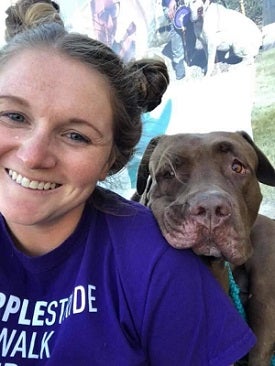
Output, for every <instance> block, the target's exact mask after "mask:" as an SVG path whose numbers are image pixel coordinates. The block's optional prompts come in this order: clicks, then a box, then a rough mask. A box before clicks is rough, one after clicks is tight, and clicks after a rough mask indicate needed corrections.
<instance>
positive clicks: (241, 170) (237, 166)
mask: <svg viewBox="0 0 275 366" xmlns="http://www.w3.org/2000/svg"><path fill="white" fill-rule="evenodd" d="M232 170H233V171H234V172H235V173H238V174H245V173H246V168H245V166H244V165H243V164H242V163H241V162H240V161H239V160H234V161H233V163H232Z"/></svg>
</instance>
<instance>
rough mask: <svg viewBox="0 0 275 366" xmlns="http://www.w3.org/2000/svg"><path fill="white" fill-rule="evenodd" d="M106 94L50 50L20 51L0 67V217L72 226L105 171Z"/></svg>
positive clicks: (97, 80)
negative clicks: (1, 215)
mask: <svg viewBox="0 0 275 366" xmlns="http://www.w3.org/2000/svg"><path fill="white" fill-rule="evenodd" d="M112 119H113V113H112V107H111V97H110V88H109V86H108V83H107V81H106V80H105V79H104V77H103V76H102V75H100V74H99V73H98V72H97V71H93V70H91V69H90V68H88V66H86V65H83V64H82V63H81V62H79V61H75V60H71V59H70V58H68V57H66V56H62V55H59V54H57V53H54V51H41V50H39V51H35V50H31V51H30V50H29V51H24V52H22V53H20V54H19V55H17V56H16V57H13V58H12V59H11V60H10V61H9V62H8V63H7V64H5V66H4V67H2V68H0V211H1V213H2V214H3V215H4V217H5V219H6V221H7V222H8V224H9V226H10V227H11V229H12V230H13V229H14V230H15V231H16V228H17V227H18V225H19V226H20V225H47V224H48V223H52V222H55V223H58V222H59V221H60V222H62V223H63V224H64V222H65V223H66V224H69V225H74V224H75V223H76V222H77V221H78V219H79V217H80V215H81V212H82V210H83V207H84V204H85V201H86V200H87V198H88V197H89V196H90V194H91V193H92V192H93V190H94V188H95V185H96V183H97V181H98V180H103V179H104V178H105V177H106V175H107V173H108V170H109V168H110V165H111V164H112V162H113V161H111V160H112V159H111V151H112V144H113V132H112Z"/></svg>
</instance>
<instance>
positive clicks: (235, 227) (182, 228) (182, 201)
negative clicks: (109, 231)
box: [133, 132, 275, 366]
mask: <svg viewBox="0 0 275 366" xmlns="http://www.w3.org/2000/svg"><path fill="white" fill-rule="evenodd" d="M259 181H260V182H262V183H264V184H267V185H271V186H275V170H274V168H273V167H272V165H271V164H270V162H269V161H268V159H267V158H266V157H265V155H264V154H263V153H262V152H261V151H260V150H259V148H258V147H257V146H256V145H255V144H254V142H253V141H252V139H251V138H250V137H249V136H248V135H247V134H246V133H245V132H236V133H230V132H212V133H208V134H177V135H171V136H161V137H159V138H155V139H153V140H151V142H150V143H149V145H148V147H147V149H146V151H145V153H144V156H143V158H142V161H141V164H140V167H139V171H138V180H137V195H136V196H135V197H134V198H133V199H135V200H139V201H140V202H141V203H143V204H145V205H147V206H149V207H150V208H151V209H152V211H153V213H154V215H155V217H156V219H157V221H158V224H159V226H160V229H161V231H162V233H163V236H164V237H165V238H166V239H167V241H168V242H169V243H170V244H171V245H172V246H173V247H175V248H178V249H184V248H192V249H193V251H194V252H195V253H196V254H198V255H200V256H202V258H208V263H212V264H213V263H214V266H215V264H216V263H218V265H217V268H216V269H218V273H219V277H221V278H224V277H223V276H224V273H225V271H224V265H223V260H224V259H225V260H227V261H228V262H230V263H231V264H232V265H233V266H234V267H236V275H238V278H237V281H240V285H243V283H245V284H248V291H249V295H248V297H247V303H246V310H247V315H248V321H249V324H250V326H251V327H252V329H253V330H254V332H255V334H256V336H257V340H258V341H257V345H256V346H255V347H254V349H253V350H252V351H251V353H250V355H249V365H250V366H252V365H253V366H269V365H270V360H271V357H272V354H273V351H274V344H275V281H274V273H275V242H274V241H275V222H274V221H273V220H271V219H269V218H267V217H264V216H262V215H258V210H259V206H260V203H261V199H262V195H261V192H260V188H259ZM253 252H254V254H253ZM214 258H215V260H213V259H214ZM211 266H212V265H211ZM215 275H216V276H217V273H216V274H215ZM222 282H223V281H222ZM223 285H224V283H223ZM225 287H226V286H225Z"/></svg>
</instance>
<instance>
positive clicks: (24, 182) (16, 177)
mask: <svg viewBox="0 0 275 366" xmlns="http://www.w3.org/2000/svg"><path fill="white" fill-rule="evenodd" d="M7 173H8V174H9V176H10V177H11V179H12V180H13V181H14V182H16V183H17V184H19V185H21V186H22V187H25V188H30V189H33V190H39V191H48V190H50V189H55V188H58V187H60V185H61V184H58V183H54V182H43V181H38V180H31V179H29V178H27V177H24V176H22V175H21V174H19V173H17V172H16V171H15V170H11V169H7Z"/></svg>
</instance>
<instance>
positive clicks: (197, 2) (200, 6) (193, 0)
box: [184, 0, 210, 22]
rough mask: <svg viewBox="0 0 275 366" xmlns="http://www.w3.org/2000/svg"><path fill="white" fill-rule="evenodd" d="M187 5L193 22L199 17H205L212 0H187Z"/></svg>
mask: <svg viewBox="0 0 275 366" xmlns="http://www.w3.org/2000/svg"><path fill="white" fill-rule="evenodd" d="M184 3H185V6H187V7H188V8H189V9H190V12H191V15H190V19H191V21H192V22H196V21H197V20H198V19H199V18H201V17H203V15H204V13H205V12H206V11H207V9H208V6H209V5H210V0H185V2H184Z"/></svg>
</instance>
